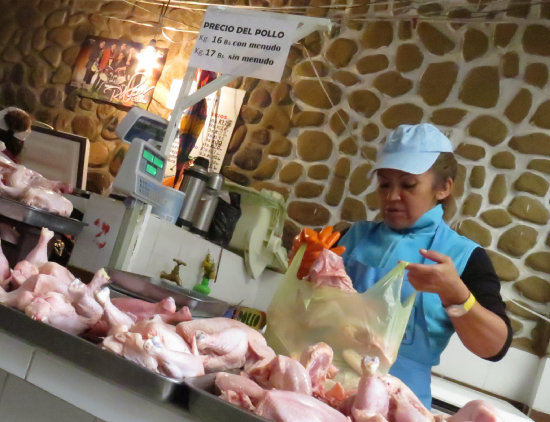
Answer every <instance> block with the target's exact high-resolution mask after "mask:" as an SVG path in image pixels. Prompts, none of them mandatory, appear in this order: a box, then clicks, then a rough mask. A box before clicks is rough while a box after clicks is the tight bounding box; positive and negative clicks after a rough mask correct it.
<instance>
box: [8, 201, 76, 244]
mask: <svg viewBox="0 0 550 422" xmlns="http://www.w3.org/2000/svg"><path fill="white" fill-rule="evenodd" d="M0 215H3V216H4V217H7V218H11V219H12V220H15V221H18V222H21V223H25V224H28V225H29V226H33V227H47V228H49V229H50V230H53V231H54V232H58V233H63V234H68V235H72V236H75V235H77V234H78V233H80V231H81V230H82V228H83V227H84V226H85V224H84V223H83V222H82V221H78V220H75V219H74V218H69V217H62V216H61V215H57V214H53V213H51V212H47V211H44V210H41V209H39V208H36V207H29V206H28V205H25V204H22V203H21V202H17V201H14V200H12V199H7V198H0Z"/></svg>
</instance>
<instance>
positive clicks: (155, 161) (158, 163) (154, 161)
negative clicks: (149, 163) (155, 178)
mask: <svg viewBox="0 0 550 422" xmlns="http://www.w3.org/2000/svg"><path fill="white" fill-rule="evenodd" d="M153 164H155V166H157V167H158V168H159V169H161V168H162V167H164V163H163V161H162V160H161V159H160V158H158V157H155V158H154V159H153Z"/></svg>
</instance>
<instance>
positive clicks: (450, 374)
mask: <svg viewBox="0 0 550 422" xmlns="http://www.w3.org/2000/svg"><path fill="white" fill-rule="evenodd" d="M490 364H491V362H488V361H486V360H484V359H481V358H479V357H477V356H476V355H474V354H473V353H472V352H470V351H469V350H467V349H466V347H465V346H464V345H463V344H462V342H461V341H460V339H459V338H458V335H456V334H454V335H453V336H452V337H451V341H450V342H449V345H448V346H447V348H446V349H445V350H444V351H443V354H442V355H441V361H440V364H439V365H437V366H434V367H433V369H432V372H434V373H435V374H439V375H441V376H444V377H447V378H451V379H453V380H456V381H460V382H463V383H465V384H468V385H472V386H480V385H483V383H484V382H485V379H486V378H487V374H488V371H489V365H490Z"/></svg>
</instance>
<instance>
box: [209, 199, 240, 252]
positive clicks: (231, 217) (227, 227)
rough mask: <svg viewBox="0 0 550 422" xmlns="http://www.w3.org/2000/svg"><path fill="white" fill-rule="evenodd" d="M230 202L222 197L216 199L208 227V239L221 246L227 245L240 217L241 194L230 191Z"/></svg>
mask: <svg viewBox="0 0 550 422" xmlns="http://www.w3.org/2000/svg"><path fill="white" fill-rule="evenodd" d="M229 199H230V201H231V203H227V202H225V201H224V200H223V199H222V198H220V199H219V200H218V205H217V206H216V211H214V217H213V218H212V223H211V224H210V228H209V229H208V240H210V241H212V242H213V243H216V244H218V245H220V246H222V247H224V248H225V247H227V245H229V242H230V241H231V237H233V232H234V231H235V227H236V226H237V222H238V221H239V218H241V206H240V199H241V196H240V195H239V194H238V193H235V192H230V193H229Z"/></svg>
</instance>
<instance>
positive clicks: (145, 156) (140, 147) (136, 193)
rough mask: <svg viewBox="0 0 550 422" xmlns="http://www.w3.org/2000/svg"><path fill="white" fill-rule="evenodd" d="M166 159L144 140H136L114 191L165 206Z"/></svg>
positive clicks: (127, 154) (121, 168) (122, 167)
mask: <svg viewBox="0 0 550 422" xmlns="http://www.w3.org/2000/svg"><path fill="white" fill-rule="evenodd" d="M165 167H166V158H164V157H163V156H162V155H161V154H160V153H159V152H158V151H156V150H155V149H154V148H152V147H151V146H150V145H148V144H147V143H146V142H145V141H144V140H143V139H140V138H135V139H134V140H133V141H132V143H131V144H130V149H129V150H128V152H127V153H126V156H125V157H124V161H123V162H122V166H121V167H120V171H119V172H118V174H117V176H116V178H115V180H114V182H113V189H114V190H115V191H117V192H120V193H124V194H126V195H129V196H131V197H133V198H137V199H139V200H141V201H143V202H146V203H148V204H152V205H157V206H163V205H165V203H166V201H167V199H166V195H165V191H166V189H168V188H167V187H166V186H163V185H162V179H163V177H164V169H165Z"/></svg>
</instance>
